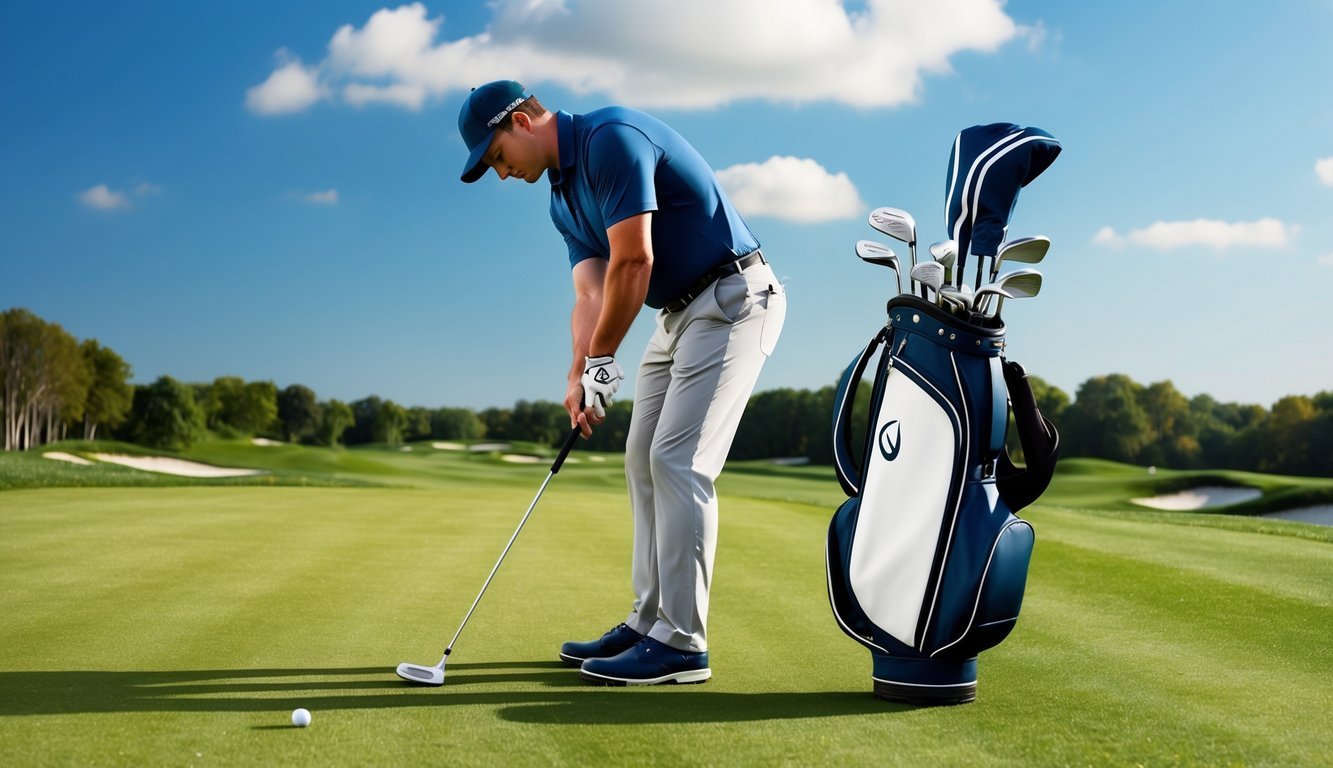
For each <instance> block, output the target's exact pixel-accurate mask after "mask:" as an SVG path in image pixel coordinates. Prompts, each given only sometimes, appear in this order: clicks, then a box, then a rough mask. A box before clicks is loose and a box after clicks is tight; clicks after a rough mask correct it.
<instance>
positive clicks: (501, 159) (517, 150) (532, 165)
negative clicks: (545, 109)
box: [481, 119, 546, 184]
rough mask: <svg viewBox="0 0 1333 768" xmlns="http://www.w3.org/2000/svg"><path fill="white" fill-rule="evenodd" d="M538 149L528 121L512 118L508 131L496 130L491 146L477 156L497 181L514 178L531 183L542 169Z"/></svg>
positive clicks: (543, 167) (539, 175) (544, 168)
mask: <svg viewBox="0 0 1333 768" xmlns="http://www.w3.org/2000/svg"><path fill="white" fill-rule="evenodd" d="M538 150H539V147H538V145H537V141H536V138H535V137H534V136H533V134H532V131H531V130H530V124H529V123H527V122H526V121H521V120H517V119H516V120H515V121H514V123H513V125H512V126H511V127H510V128H509V130H504V131H496V133H495V138H493V139H491V148H490V149H488V150H486V154H484V155H482V156H481V159H482V161H483V162H485V163H486V164H487V165H489V166H490V167H492V168H494V169H495V173H496V175H497V176H499V177H500V179H501V180H504V179H508V178H515V179H522V180H524V181H526V182H528V183H529V184H532V183H533V182H535V181H537V179H540V178H541V177H542V174H543V173H544V172H545V171H546V166H545V164H544V163H543V162H542V157H541V154H540V152H539V151H538Z"/></svg>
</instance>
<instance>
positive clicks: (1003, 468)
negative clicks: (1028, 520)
mask: <svg viewBox="0 0 1333 768" xmlns="http://www.w3.org/2000/svg"><path fill="white" fill-rule="evenodd" d="M1004 383H1005V386H1006V387H1007V388H1008V390H1009V407H1010V409H1011V410H1013V413H1014V424H1015V426H1017V428H1018V441H1019V443H1020V444H1021V445H1022V446H1023V456H1024V458H1026V460H1027V466H1025V467H1019V466H1018V465H1016V464H1014V462H1013V460H1012V459H1011V458H1010V457H1009V449H1008V448H1006V449H1005V450H1004V452H1003V453H1001V454H1000V460H999V466H998V467H997V471H996V474H995V486H996V489H997V490H998V491H999V492H1000V498H1002V499H1004V503H1005V504H1007V505H1009V509H1010V510H1012V511H1014V512H1017V511H1018V510H1020V509H1022V508H1024V507H1026V506H1027V505H1029V504H1031V503H1032V502H1034V501H1036V500H1037V498H1038V497H1040V496H1041V494H1042V493H1043V492H1044V491H1045V490H1046V487H1047V486H1048V485H1050V484H1051V477H1052V476H1053V475H1054V474H1055V462H1056V459H1057V457H1058V454H1059V452H1060V433H1059V432H1058V431H1056V429H1055V425H1054V424H1052V423H1051V420H1050V419H1048V418H1046V417H1045V416H1044V415H1043V414H1042V412H1041V411H1040V410H1038V408H1037V398H1036V397H1035V396H1034V395H1033V394H1032V383H1031V382H1029V381H1028V375H1027V371H1024V370H1023V366H1021V365H1019V364H1018V363H1015V362H1013V361H1012V360H1005V361H1004Z"/></svg>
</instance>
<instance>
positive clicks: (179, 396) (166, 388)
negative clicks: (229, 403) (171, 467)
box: [128, 376, 204, 450]
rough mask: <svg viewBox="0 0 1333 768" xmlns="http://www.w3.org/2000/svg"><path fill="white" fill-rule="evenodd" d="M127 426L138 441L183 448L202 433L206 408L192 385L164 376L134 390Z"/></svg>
mask: <svg viewBox="0 0 1333 768" xmlns="http://www.w3.org/2000/svg"><path fill="white" fill-rule="evenodd" d="M128 428H129V432H130V439H132V440H133V441H134V442H136V443H139V444H141V445H146V446H149V447H153V448H163V449H166V450H182V449H184V448H188V447H190V445H192V444H193V443H194V442H195V441H196V440H198V439H199V438H200V437H202V436H203V434H204V414H203V409H201V408H200V407H199V405H198V404H197V403H195V400H194V391H193V390H192V389H191V388H190V387H188V386H186V385H185V384H182V383H180V382H179V381H176V380H175V379H173V378H171V377H170V376H162V377H161V378H159V379H158V380H157V381H155V382H153V383H152V384H149V385H148V386H146V387H139V388H138V389H136V390H135V391H134V402H133V406H132V407H131V411H130V419H129V423H128Z"/></svg>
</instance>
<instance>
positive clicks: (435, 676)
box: [394, 426, 583, 685]
mask: <svg viewBox="0 0 1333 768" xmlns="http://www.w3.org/2000/svg"><path fill="white" fill-rule="evenodd" d="M582 432H583V429H582V427H578V426H576V427H574V428H573V429H572V430H571V431H570V433H569V437H567V438H565V444H564V445H562V446H560V454H559V455H558V456H556V458H555V462H554V463H552V464H551V472H550V474H548V475H547V476H546V480H545V481H544V482H542V487H541V488H539V489H538V490H537V495H536V496H534V497H533V499H532V503H531V504H529V505H528V511H527V512H525V513H523V519H522V520H519V521H518V527H517V528H515V529H514V535H512V536H510V537H509V543H508V544H505V548H504V551H503V552H501V553H500V559H498V560H496V561H495V566H494V567H493V568H491V573H490V575H489V576H487V577H486V583H484V584H482V585H481V591H480V592H478V593H477V599H475V600H473V601H472V607H471V608H469V609H468V611H467V615H466V616H464V617H463V623H462V624H459V625H458V631H457V632H455V633H454V638H453V639H452V640H450V641H449V645H448V647H446V648H445V649H444V656H443V657H442V658H441V659H440V663H439V664H436V665H435V666H433V667H427V666H424V665H422V664H409V663H407V662H403V663H402V664H399V665H398V668H397V669H396V670H394V671H395V672H396V673H397V675H398V676H399V677H401V678H402V679H404V680H406V681H408V682H409V683H417V684H419V685H444V663H445V662H446V661H448V660H449V654H450V653H452V652H453V650H454V643H457V642H458V636H459V635H461V634H463V627H466V626H467V620H468V619H470V618H472V612H473V611H475V610H477V604H478V603H480V602H481V596H482V595H484V594H486V588H487V587H489V586H490V585H491V579H494V578H495V572H496V571H498V570H500V564H501V563H503V562H504V560H505V555H507V554H509V550H510V548H511V547H513V546H514V540H515V539H517V538H518V534H519V531H522V530H523V526H524V525H525V524H526V523H527V522H528V518H529V517H531V516H532V510H533V509H535V508H536V506H537V500H538V499H540V498H541V497H542V493H543V492H545V491H546V486H547V485H550V483H551V478H553V477H555V475H556V473H557V472H559V471H560V466H561V465H562V464H564V463H565V457H566V456H568V455H569V452H570V450H572V449H573V448H574V443H575V441H576V440H578V437H579V435H580V434H582Z"/></svg>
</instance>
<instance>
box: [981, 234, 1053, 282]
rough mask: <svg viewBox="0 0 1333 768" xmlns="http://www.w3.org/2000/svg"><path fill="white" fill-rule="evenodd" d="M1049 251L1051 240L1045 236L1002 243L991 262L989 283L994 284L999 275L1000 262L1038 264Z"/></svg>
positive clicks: (1021, 238)
mask: <svg viewBox="0 0 1333 768" xmlns="http://www.w3.org/2000/svg"><path fill="white" fill-rule="evenodd" d="M1050 249H1051V238H1049V237H1046V236H1045V235H1037V236H1036V237H1020V238H1018V239H1017V240H1010V241H1009V242H1007V243H1004V244H1003V245H1001V246H1000V250H999V252H998V253H996V254H995V259H994V260H992V261H991V267H990V281H991V282H992V283H993V282H995V276H996V275H998V274H999V273H1000V262H1002V261H1004V260H1006V259H1007V260H1009V261H1016V262H1018V263H1019V264H1040V263H1041V260H1042V259H1044V258H1046V252H1047V251H1049V250H1050Z"/></svg>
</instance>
